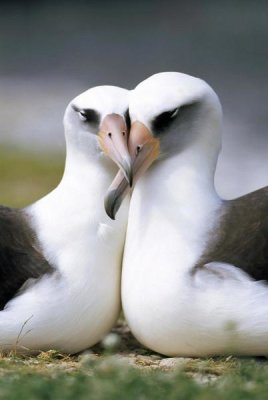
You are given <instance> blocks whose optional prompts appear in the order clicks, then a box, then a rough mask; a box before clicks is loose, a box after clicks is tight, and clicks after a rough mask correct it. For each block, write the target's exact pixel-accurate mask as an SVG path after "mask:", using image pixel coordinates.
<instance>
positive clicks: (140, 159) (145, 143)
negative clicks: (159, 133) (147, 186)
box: [128, 121, 160, 183]
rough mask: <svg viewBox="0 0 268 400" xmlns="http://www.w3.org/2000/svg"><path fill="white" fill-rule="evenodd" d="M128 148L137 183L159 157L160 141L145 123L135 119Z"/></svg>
mask: <svg viewBox="0 0 268 400" xmlns="http://www.w3.org/2000/svg"><path fill="white" fill-rule="evenodd" d="M128 149H129V153H130V156H131V163H132V171H133V180H134V183H136V182H137V180H138V179H139V177H140V176H141V175H143V174H144V172H145V171H146V170H147V169H148V168H149V167H150V165H151V164H152V163H153V162H154V161H155V160H156V159H157V158H158V156H159V153H160V142H159V139H157V138H155V137H154V136H153V134H152V133H151V131H150V130H149V129H148V128H147V127H146V126H145V125H144V124H143V123H141V122H139V121H135V122H134V123H133V124H132V125H131V130H130V135H129V140H128Z"/></svg>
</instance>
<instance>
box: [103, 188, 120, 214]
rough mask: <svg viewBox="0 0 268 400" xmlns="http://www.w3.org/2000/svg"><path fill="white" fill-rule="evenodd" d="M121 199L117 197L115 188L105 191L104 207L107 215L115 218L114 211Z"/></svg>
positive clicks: (116, 209)
mask: <svg viewBox="0 0 268 400" xmlns="http://www.w3.org/2000/svg"><path fill="white" fill-rule="evenodd" d="M120 204H121V201H120V199H119V198H118V195H117V193H116V190H111V191H109V192H108V193H107V195H106V196H105V199H104V208H105V211H106V214H107V215H108V217H110V218H111V219H112V220H115V216H116V213H117V211H118V209H119V207H120Z"/></svg>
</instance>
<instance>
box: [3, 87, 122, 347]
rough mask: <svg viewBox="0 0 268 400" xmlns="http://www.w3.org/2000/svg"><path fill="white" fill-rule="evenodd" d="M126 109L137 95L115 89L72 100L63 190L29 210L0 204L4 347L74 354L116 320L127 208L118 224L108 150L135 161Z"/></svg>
mask: <svg viewBox="0 0 268 400" xmlns="http://www.w3.org/2000/svg"><path fill="white" fill-rule="evenodd" d="M127 110H128V91H127V90H125V89H122V88H118V87H113V86H100V87H95V88H92V89H90V90H88V91H86V92H84V93H83V94H81V95H79V96H78V97H76V98H75V99H74V100H72V101H71V102H70V104H69V105H68V107H67V109H66V112H65V116H64V127H65V136H66V144H67V156H66V164H65V171H64V175H63V178H62V180H61V182H60V184H59V185H58V187H57V188H56V189H55V190H53V191H52V192H51V193H49V194H48V195H47V196H45V197H44V198H42V199H41V200H39V201H37V202H36V203H34V204H33V205H31V206H29V207H27V208H25V209H22V210H15V209H9V208H7V207H1V208H0V307H1V311H0V349H1V350H10V349H16V350H17V351H24V350H27V349H28V350H31V351H39V350H47V349H51V348H53V349H57V350H60V351H63V352H67V353H75V352H78V351H81V350H83V349H85V348H88V347H89V346H92V345H94V344H95V343H96V342H98V341H99V340H100V339H101V338H102V337H103V336H104V335H105V334H106V333H107V332H108V331H109V330H110V329H111V328H112V326H113V325H114V323H115V321H116V319H117V317H118V314H119V310H120V273H121V257H122V251H123V245H124V239H125V230H126V222H127V212H126V208H127V204H126V207H125V208H124V210H122V213H121V212H120V215H119V218H118V221H116V223H113V222H112V221H111V220H110V219H109V218H108V217H107V215H106V213H105V210H104V205H103V197H104V194H105V192H106V191H107V188H108V186H109V185H110V183H111V181H112V177H113V176H114V174H115V172H116V168H115V165H114V163H113V162H112V161H111V160H110V159H109V158H108V157H107V155H109V156H110V157H111V158H112V159H113V160H114V161H116V162H117V163H118V164H119V165H121V166H125V167H126V170H128V165H129V164H130V159H129V155H128V153H127V136H128V127H127V123H126V122H127V121H126V120H127ZM104 153H106V154H104ZM125 167H124V168H125Z"/></svg>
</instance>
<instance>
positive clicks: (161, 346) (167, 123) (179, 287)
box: [105, 72, 268, 357]
mask: <svg viewBox="0 0 268 400" xmlns="http://www.w3.org/2000/svg"><path fill="white" fill-rule="evenodd" d="M129 113H130V117H131V123H132V126H131V131H130V138H129V144H128V146H129V151H130V154H131V157H132V163H133V179H134V183H135V182H136V185H135V188H134V190H133V193H132V197H131V202H130V208H129V217H128V228H127V236H126V244H125V250H124V260H123V271H122V304H123V310H124V314H125V317H126V319H127V322H128V324H129V326H130V328H131V330H132V332H133V334H134V335H135V336H136V338H137V339H138V340H139V341H140V342H141V343H143V344H144V345H145V346H147V347H148V348H150V349H152V350H154V351H157V352H159V353H162V354H165V355H168V356H198V357H200V356H207V355H217V354H224V353H237V354H242V355H265V354H267V353H268V286H267V280H268V187H264V188H262V189H260V190H257V191H255V192H253V193H249V194H247V195H245V196H243V197H240V198H237V199H234V200H230V201H225V200H223V199H221V198H220V197H219V196H218V194H217V193H216V190H215V187H214V174H215V169H216V164H217V159H218V155H219V151H220V148H221V130H222V129H221V128H222V109H221V104H220V101H219V99H218V97H217V95H216V93H215V92H214V91H213V90H212V88H211V87H210V86H209V85H208V84H207V83H206V82H204V81H203V80H201V79H198V78H194V77H192V76H189V75H185V74H181V73H176V72H170V73H160V74H156V75H153V76H151V77H150V78H148V79H146V80H145V81H143V82H141V83H140V84H139V85H138V86H137V87H136V88H135V90H134V91H133V92H132V93H131V94H130V100H129ZM153 162H154V163H153ZM152 163H153V165H152V166H151V168H149V169H148V167H149V166H150V165H151V164H152ZM146 169H147V171H146ZM117 179H121V181H120V185H117V186H116V185H114V186H113V188H112V190H110V191H109V192H108V194H107V196H106V200H105V204H106V210H107V213H108V214H109V215H110V216H111V218H114V217H115V212H116V210H118V208H119V206H120V203H121V201H122V198H123V196H124V194H125V193H127V192H128V189H127V187H128V185H127V181H126V179H125V178H124V175H123V173H122V172H120V174H119V175H118V177H117ZM118 182H119V181H118ZM118 182H117V183H118ZM122 194H123V195H122Z"/></svg>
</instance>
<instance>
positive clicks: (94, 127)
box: [64, 86, 130, 168]
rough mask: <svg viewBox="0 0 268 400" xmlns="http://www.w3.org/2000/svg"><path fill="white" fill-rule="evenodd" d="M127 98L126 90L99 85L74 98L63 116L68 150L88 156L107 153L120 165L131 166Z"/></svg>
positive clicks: (127, 92)
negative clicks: (128, 149) (128, 144)
mask: <svg viewBox="0 0 268 400" xmlns="http://www.w3.org/2000/svg"><path fill="white" fill-rule="evenodd" d="M128 97H129V91H128V90H126V89H123V88H119V87H115V86H98V87H94V88H92V89H89V90H87V91H86V92H84V93H82V94H80V95H79V96H77V97H76V98H75V99H73V100H72V101H71V102H70V104H69V105H68V107H67V109H66V111H65V115H64V127H65V135H66V140H67V146H68V148H69V151H76V152H77V151H78V152H79V153H81V154H83V155H85V156H86V157H88V158H92V157H94V155H95V156H98V155H100V154H101V153H105V154H106V155H107V156H109V157H110V158H111V159H112V160H113V161H114V162H116V163H117V164H118V165H119V166H120V167H122V166H125V167H126V168H128V167H129V166H130V158H129V155H128V151H127V141H128V133H129V122H128V120H129V116H128ZM128 164H129V165H128Z"/></svg>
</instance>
